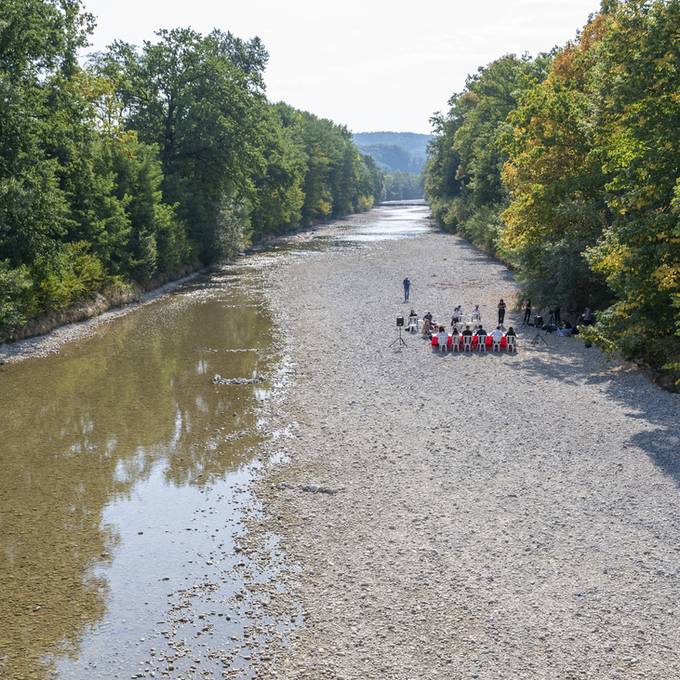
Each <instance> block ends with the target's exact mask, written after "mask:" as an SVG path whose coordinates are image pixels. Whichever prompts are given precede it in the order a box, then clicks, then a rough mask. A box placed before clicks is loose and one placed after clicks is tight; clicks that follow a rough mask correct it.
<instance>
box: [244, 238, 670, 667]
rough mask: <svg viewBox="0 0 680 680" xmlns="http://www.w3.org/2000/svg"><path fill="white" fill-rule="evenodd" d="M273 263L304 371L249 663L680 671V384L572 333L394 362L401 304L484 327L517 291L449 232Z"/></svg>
mask: <svg viewBox="0 0 680 680" xmlns="http://www.w3.org/2000/svg"><path fill="white" fill-rule="evenodd" d="M404 275H408V276H409V277H410V278H411V280H412V281H413V284H414V289H413V293H414V300H413V301H412V302H411V303H410V305H404V304H402V303H401V301H400V293H401V289H400V282H401V279H402V278H403V277H404ZM267 277H268V285H267V286H266V292H267V295H268V297H269V303H270V306H271V308H272V309H274V310H278V323H279V325H280V327H281V328H282V329H283V332H284V336H285V348H284V351H285V354H286V355H287V356H288V359H289V361H290V365H291V369H290V375H291V382H290V386H289V387H288V389H287V391H286V392H285V394H283V395H282V396H281V399H280V402H279V403H277V404H276V408H275V409H274V410H275V413H274V416H273V417H274V422H273V425H274V427H277V428H278V429H279V431H286V432H287V433H288V435H287V436H286V437H280V438H278V439H275V440H273V441H272V443H271V445H270V447H269V448H270V453H271V454H275V455H276V457H277V459H279V458H280V459H282V460H283V462H282V463H279V464H277V465H274V466H271V467H269V468H268V469H267V471H266V472H265V473H264V474H263V475H262V477H261V478H260V480H259V481H258V482H257V484H256V487H255V488H256V493H257V495H258V497H259V498H260V499H261V501H262V503H263V508H264V515H263V516H257V517H253V518H251V520H250V532H249V533H248V534H247V536H246V537H245V538H244V539H243V540H242V541H241V544H240V550H241V551H242V553H243V554H245V555H247V556H249V557H250V558H252V559H255V560H257V559H259V561H260V564H261V568H262V569H264V570H266V569H267V568H268V566H269V565H270V560H271V546H272V541H274V544H275V545H276V546H277V550H276V552H277V554H280V555H283V556H285V567H283V568H282V571H281V572H280V576H279V579H278V583H275V584H271V585H269V586H263V585H259V586H257V587H252V588H250V589H247V591H246V593H245V596H246V597H249V598H250V603H249V606H251V607H253V608H259V610H260V612H261V617H260V618H261V619H262V620H263V621H266V620H272V621H274V622H275V623H274V624H273V625H271V626H270V627H269V628H268V629H267V632H266V634H265V633H263V631H262V630H261V629H260V630H258V635H260V636H261V638H262V639H269V640H271V641H272V642H271V643H270V644H266V645H261V647H260V653H259V657H257V656H256V657H255V658H259V662H258V664H257V670H256V677H258V678H286V679H288V678H291V679H292V678H296V679H302V678H305V679H306V678H309V679H311V678H314V679H318V678H329V679H331V678H332V679H339V678H343V679H345V680H350V679H356V680H359V679H362V680H364V679H366V678H376V679H380V680H383V679H387V678H389V679H390V680H402V679H403V680H407V679H411V678H427V679H428V680H430V679H435V678H441V679H442V680H443V679H446V680H451V679H452V678H473V677H476V678H483V679H486V678H507V677H512V678H527V679H528V678H532V679H538V678H541V679H545V678H555V679H557V678H560V679H562V678H587V677H591V678H598V679H602V678H626V679H629V678H646V679H649V678H666V677H674V676H676V675H678V674H680V662H679V661H678V658H677V654H676V653H675V652H676V650H677V649H678V648H680V631H679V630H678V627H677V626H676V625H675V623H676V621H677V616H678V614H680V610H679V609H678V604H677V603H678V602H680V571H679V570H678V558H679V557H680V552H679V551H680V548H678V546H679V545H680V529H679V528H678V527H679V526H680V522H679V520H680V494H679V488H678V487H679V485H680V429H679V426H678V413H680V398H679V397H678V395H674V394H669V393H666V392H664V391H662V390H661V389H659V388H658V387H656V386H655V385H653V384H651V383H650V382H649V381H648V380H647V379H646V378H645V376H644V375H643V374H642V373H640V372H639V371H637V370H630V369H627V368H626V367H624V366H622V365H620V364H617V363H615V362H612V363H610V362H608V361H607V360H606V359H605V358H604V356H603V355H602V354H601V353H600V352H599V351H598V350H596V349H594V348H590V349H589V348H586V347H584V346H583V344H582V343H580V342H578V341H577V340H576V339H573V338H555V337H549V338H548V343H549V345H548V346H547V347H546V346H543V345H542V344H539V345H537V346H533V345H531V344H530V342H529V340H530V335H529V336H527V335H525V334H523V333H522V332H521V331H520V351H519V353H518V354H517V355H516V356H507V355H503V356H487V357H480V356H453V355H447V356H439V355H436V354H435V355H433V354H432V352H431V351H430V348H429V347H428V346H427V344H426V343H425V342H424V341H422V340H420V339H419V338H416V337H409V338H407V342H408V347H406V348H405V349H404V350H403V351H402V352H394V351H393V350H392V349H390V348H389V347H388V344H389V343H390V342H391V340H392V339H393V338H394V337H395V329H394V328H393V325H394V318H395V316H396V315H397V314H399V313H406V312H407V311H408V308H409V307H410V306H411V304H412V305H413V306H414V307H415V308H416V310H417V311H418V312H419V313H420V314H421V315H422V313H424V311H426V310H427V309H429V310H431V311H432V312H433V313H435V316H437V317H439V316H442V317H444V318H445V319H446V317H447V316H448V315H449V314H450V310H451V309H452V308H453V305H454V304H456V303H463V304H464V305H465V308H466V309H470V308H471V306H472V305H473V304H480V305H481V308H482V311H483V314H484V318H485V320H487V319H492V318H493V316H494V314H495V306H496V303H497V301H498V299H499V298H500V297H504V298H505V299H506V301H507V300H512V299H513V296H514V294H515V293H516V290H517V289H516V286H515V284H514V282H513V278H512V276H511V274H510V273H509V272H508V270H507V269H505V268H504V267H503V266H502V265H500V264H499V263H497V262H495V261H494V260H492V259H490V258H488V257H486V256H485V255H483V254H481V253H480V252H479V251H477V250H476V249H474V248H473V247H471V246H469V245H467V244H466V243H465V242H464V241H462V240H461V239H458V238H457V237H454V236H448V235H444V234H441V233H429V234H424V235H421V236H419V237H418V238H413V239H403V240H384V241H372V240H368V241H364V242H361V247H359V248H348V249H346V250H344V251H342V250H341V251H338V250H333V251H326V252H318V253H314V256H313V257H312V256H310V257H308V258H304V259H299V258H298V259H296V258H292V259H281V260H279V261H278V262H275V263H273V264H272V266H271V268H270V269H269V270H268V271H267ZM517 321H518V319H517V318H516V317H515V318H513V317H512V316H511V318H510V322H511V323H517ZM291 619H292V620H294V621H296V622H298V623H299V624H300V625H299V626H298V627H297V628H295V629H294V631H293V632H292V633H285V632H282V629H281V628H280V625H279V624H280V622H282V621H288V622H290V621H291Z"/></svg>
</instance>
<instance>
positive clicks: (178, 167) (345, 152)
mask: <svg viewBox="0 0 680 680" xmlns="http://www.w3.org/2000/svg"><path fill="white" fill-rule="evenodd" d="M93 28H94V18H93V17H92V16H91V15H89V14H88V13H87V12H85V11H84V9H83V6H82V4H81V2H80V0H3V2H2V7H1V9H0V340H1V339H3V338H7V337H12V332H13V331H14V330H15V329H17V328H19V327H21V326H22V325H23V324H25V323H26V322H27V321H28V320H30V319H33V318H36V317H40V316H42V315H45V314H49V313H54V312H59V311H62V310H65V309H67V308H69V307H70V306H72V305H74V304H76V303H78V302H79V301H81V300H85V299H88V298H90V297H92V296H93V295H95V294H97V293H103V294H104V295H105V296H109V297H111V298H115V297H116V295H117V294H119V293H120V292H121V291H125V290H128V289H130V288H131V286H133V285H139V286H142V287H146V288H148V287H152V286H153V285H157V284H158V283H160V282H162V281H164V280H169V279H172V278H176V277H178V276H180V275H182V274H183V273H186V272H188V271H192V270H196V269H198V268H200V267H201V266H204V265H207V264H210V263H213V262H216V261H218V260H220V259H222V258H225V257H229V256H231V255H234V254H235V253H236V252H238V251H240V250H241V249H243V248H244V247H245V246H247V245H248V244H249V243H251V242H253V241H256V240H258V239H262V238H263V237H266V236H268V235H273V234H280V233H283V232H286V231H290V230H293V229H295V228H297V227H299V226H305V225H309V224H312V223H314V222H317V221H320V220H324V219H326V218H330V217H337V216H341V215H345V214H348V213H352V212H356V211H362V210H367V209H369V208H370V207H371V206H372V205H373V202H374V201H375V200H378V199H379V198H380V197H381V195H382V193H383V181H384V180H383V175H382V172H381V171H380V170H379V169H378V167H377V166H376V164H375V163H374V161H373V160H372V159H371V158H370V157H368V156H366V155H364V154H361V153H360V151H359V150H358V148H357V147H356V146H355V144H354V143H353V141H352V137H351V134H350V132H349V131H348V130H347V129H346V128H345V127H344V126H341V125H337V124H335V123H333V122H331V121H329V120H325V119H321V118H317V117H316V116H314V115H312V114H310V113H307V112H304V111H299V110H296V109H294V108H292V107H290V106H287V105H286V104H284V103H276V104H275V103H270V102H269V101H268V100H267V97H266V93H265V86H264V81H263V72H264V69H265V67H266V64H267V59H268V55H267V52H266V49H265V47H264V45H263V44H262V43H261V41H260V40H259V39H258V38H254V39H252V40H248V41H244V40H241V39H239V38H237V37H235V36H233V35H232V34H230V33H228V32H223V31H219V30H214V31H213V32H211V33H210V34H208V35H201V34H200V33H197V32H195V31H193V30H191V29H188V28H186V29H185V28H178V29H174V30H162V31H158V32H157V34H156V39H155V40H153V41H148V42H144V44H143V45H142V46H141V47H135V46H133V45H130V44H127V43H124V42H114V43H113V44H112V45H111V46H110V47H109V48H108V49H107V50H106V51H105V52H102V53H98V54H94V55H91V56H90V57H89V59H88V60H87V62H86V63H84V64H83V63H81V59H80V55H81V54H82V52H83V50H85V48H86V47H87V45H88V36H89V35H90V34H91V32H92V30H93Z"/></svg>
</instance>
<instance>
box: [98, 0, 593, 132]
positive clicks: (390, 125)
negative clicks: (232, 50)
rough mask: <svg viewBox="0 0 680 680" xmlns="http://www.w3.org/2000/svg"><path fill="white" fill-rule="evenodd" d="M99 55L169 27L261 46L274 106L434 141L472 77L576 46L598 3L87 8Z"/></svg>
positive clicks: (189, 2) (530, 0) (113, 4)
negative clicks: (443, 115)
mask: <svg viewBox="0 0 680 680" xmlns="http://www.w3.org/2000/svg"><path fill="white" fill-rule="evenodd" d="M85 4H86V7H87V9H88V11H90V12H92V13H93V14H94V15H95V16H96V17H97V29H96V31H95V33H94V36H93V38H92V42H93V49H96V50H100V49H103V48H104V47H105V46H106V45H108V44H109V43H110V42H111V41H112V40H113V39H115V38H120V39H123V40H126V41H128V42H132V43H134V44H141V42H142V41H143V40H145V39H152V38H153V32H154V31H155V30H156V29H158V28H173V27H176V26H191V27H192V28H194V29H196V30H198V31H200V32H202V33H206V32H208V31H210V30H211V29H213V28H220V29H222V30H225V31H226V30H228V31H231V32H232V33H234V34H236V35H238V36H239V37H241V38H250V37H253V36H255V35H258V36H260V38H261V39H262V40H263V41H264V44H265V46H266V47H267V49H268V51H269V54H270V60H269V66H268V68H267V74H266V81H267V91H268V95H269V98H270V100H272V101H279V100H284V101H286V102H288V103H289V104H291V105H292V106H295V107H298V108H301V109H306V110H308V111H311V112H312V113H315V114H317V115H320V116H324V117H327V118H331V119H333V120H334V121H336V122H338V123H344V124H346V125H347V126H348V127H349V128H350V129H351V130H353V131H355V132H365V131H373V130H396V131H412V132H429V131H430V125H429V117H430V116H431V115H432V113H433V112H435V111H440V110H444V109H445V108H446V102H447V100H448V98H449V96H450V95H451V94H452V93H453V92H457V91H460V90H461V89H462V88H463V86H464V83H465V77H466V75H467V74H468V73H471V72H474V71H476V70H477V67H478V66H481V65H483V64H486V63H488V62H489V61H492V60H493V59H495V58H497V57H499V56H501V55H503V54H507V53H509V52H513V53H516V54H521V53H522V52H529V53H531V54H536V53H537V52H540V51H543V50H548V49H550V48H551V47H552V46H554V45H556V44H559V45H561V44H563V43H564V42H566V41H567V40H569V39H571V38H573V37H574V35H575V34H576V31H577V29H579V28H581V27H582V26H583V25H584V24H585V22H586V20H587V18H588V15H589V14H590V13H592V12H595V11H597V10H598V8H599V5H600V2H599V0H448V1H446V0H428V1H427V2H425V1H423V0H390V1H389V2H388V1H386V0H380V1H377V0H334V1H332V2H330V1H327V0H285V1H277V0H246V1H243V0H183V1H180V0H85Z"/></svg>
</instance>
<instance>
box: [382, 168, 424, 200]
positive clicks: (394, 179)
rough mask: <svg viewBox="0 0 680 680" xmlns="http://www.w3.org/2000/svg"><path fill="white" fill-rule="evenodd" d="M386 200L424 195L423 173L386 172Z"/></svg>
mask: <svg viewBox="0 0 680 680" xmlns="http://www.w3.org/2000/svg"><path fill="white" fill-rule="evenodd" d="M384 185H385V188H384V197H385V200H386V201H404V200H410V199H414V198H422V197H423V175H422V173H420V172H418V173H416V172H399V171H397V172H385V179H384Z"/></svg>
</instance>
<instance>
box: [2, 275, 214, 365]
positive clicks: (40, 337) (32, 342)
mask: <svg viewBox="0 0 680 680" xmlns="http://www.w3.org/2000/svg"><path fill="white" fill-rule="evenodd" d="M206 271H207V270H206V269H201V270H198V271H195V272H191V273H189V274H187V275H186V276H181V277H179V278H177V279H174V280H172V281H168V282H167V283H164V284H163V285H161V286H158V287H155V288H153V289H151V290H148V291H147V292H142V291H141V290H138V291H132V292H131V293H130V294H129V295H124V296H118V297H116V298H110V299H107V298H105V297H104V296H102V295H98V296H97V297H96V298H95V299H94V300H90V301H86V302H83V303H81V304H79V305H77V306H76V307H73V308H71V309H69V310H66V311H65V312H63V313H60V314H57V313H55V314H54V315H50V316H47V317H44V319H43V320H36V321H35V322H34V323H33V324H32V325H31V324H29V325H28V326H27V330H26V331H25V332H21V331H20V332H19V338H20V339H18V340H16V341H14V342H1V343H0V365H2V364H10V363H16V362H18V361H24V360H25V359H31V358H36V357H44V356H48V355H49V354H55V353H56V352H58V351H59V350H60V349H61V348H62V347H63V346H64V345H66V344H68V343H70V342H74V341H76V340H82V339H83V338H86V337H88V336H89V335H90V334H91V333H92V332H93V331H94V330H95V329H96V328H98V327H99V326H101V325H102V324H104V323H109V322H110V321H112V320H113V319H117V318H119V317H121V316H123V315H125V314H129V313H130V312H131V311H133V310H135V309H138V308H139V307H140V306H142V305H146V304H149V303H150V302H154V301H156V300H159V299H161V298H162V297H164V296H165V295H168V294H169V293H172V292H173V291H175V290H177V289H178V288H180V287H181V286H183V285H185V284H186V283H189V282H190V281H192V280H194V279H195V278H196V277H198V276H200V275H201V274H204V273H205V272H206ZM31 329H33V330H32V331H31Z"/></svg>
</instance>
